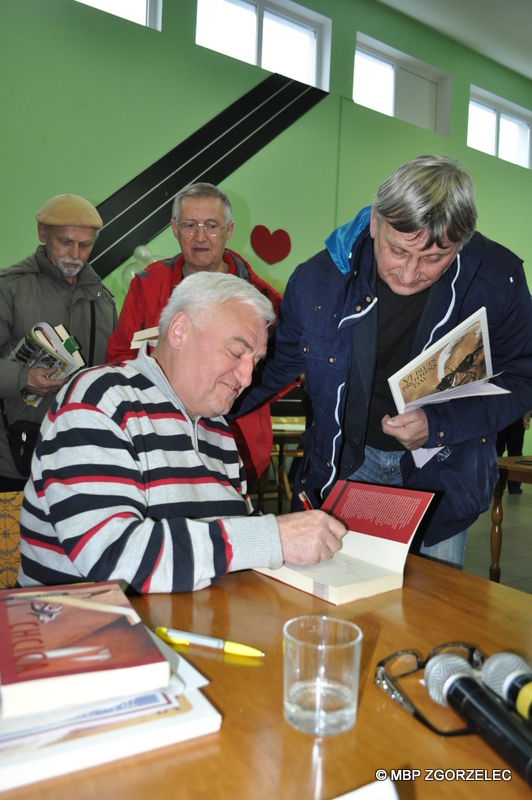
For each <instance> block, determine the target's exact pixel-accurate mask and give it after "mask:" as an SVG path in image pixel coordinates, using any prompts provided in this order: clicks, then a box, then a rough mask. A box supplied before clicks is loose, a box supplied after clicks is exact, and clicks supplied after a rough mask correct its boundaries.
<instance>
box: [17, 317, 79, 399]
mask: <svg viewBox="0 0 532 800" xmlns="http://www.w3.org/2000/svg"><path fill="white" fill-rule="evenodd" d="M8 359H9V360H10V361H18V362H19V363H21V364H26V365H27V366H28V367H30V369H31V368H35V367H45V368H46V369H49V370H50V373H49V375H48V377H49V378H50V379H51V380H63V379H64V378H66V377H68V376H69V375H71V374H72V373H73V372H75V371H76V370H78V369H80V368H81V367H84V366H85V361H84V360H83V358H82V356H81V353H80V352H79V345H78V343H77V342H76V340H75V339H74V337H73V336H70V334H69V333H68V331H67V329H66V328H65V327H64V325H56V326H55V327H52V326H51V325H49V324H48V323H47V322H38V323H37V324H36V325H34V326H33V328H32V329H31V330H30V331H29V332H28V333H27V334H26V336H25V337H24V338H23V339H21V340H20V342H19V343H18V344H16V345H15V347H14V348H13V349H12V350H11V352H10V354H9V356H8ZM23 399H24V402H25V403H27V404H28V405H30V406H37V405H39V403H40V401H41V399H42V398H41V397H39V396H37V395H35V394H28V395H26V396H25V397H24V398H23Z"/></svg>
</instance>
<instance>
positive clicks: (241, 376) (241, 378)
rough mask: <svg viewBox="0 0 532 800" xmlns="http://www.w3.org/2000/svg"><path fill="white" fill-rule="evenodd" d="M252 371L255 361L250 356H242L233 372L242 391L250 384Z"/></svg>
mask: <svg viewBox="0 0 532 800" xmlns="http://www.w3.org/2000/svg"><path fill="white" fill-rule="evenodd" d="M254 369H255V360H254V358H253V356H252V355H249V356H243V357H242V358H241V359H240V361H239V363H238V367H237V368H236V370H235V371H234V372H235V375H236V377H237V378H238V382H239V383H240V385H241V386H242V389H245V388H246V386H249V384H250V383H251V379H252V378H253V370H254Z"/></svg>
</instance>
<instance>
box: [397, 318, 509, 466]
mask: <svg viewBox="0 0 532 800" xmlns="http://www.w3.org/2000/svg"><path fill="white" fill-rule="evenodd" d="M493 377H494V375H493V368H492V363H491V350H490V340H489V332H488V320H487V316H486V309H485V308H484V307H482V308H480V309H479V310H478V311H476V312H475V313H474V314H471V316H470V317H468V318H467V319H466V320H464V321H463V322H461V323H460V324H459V325H457V326H456V327H455V328H453V330H452V331H449V333H447V334H446V335H445V336H442V338H441V339H439V340H438V341H437V342H435V343H434V344H433V345H431V346H430V347H428V348H427V349H426V350H424V351H423V352H422V353H421V354H420V355H419V356H417V357H416V358H414V359H412V361H410V362H409V363H408V364H407V365H406V366H404V367H403V368H402V369H400V370H398V371H397V372H396V373H395V374H394V375H392V376H391V377H390V378H388V384H389V386H390V390H391V392H392V396H393V399H394V401H395V405H396V407H397V411H398V412H399V414H402V413H403V412H404V411H410V410H411V409H413V408H420V407H422V406H425V405H429V404H432V403H445V402H447V401H448V400H454V399H456V398H462V397H473V396H478V395H494V394H509V392H508V390H507V389H502V388H501V387H500V386H497V385H496V384H494V383H491V382H490V379H491V378H493ZM438 450H439V448H437V447H433V448H419V449H418V450H414V451H412V456H413V458H414V462H415V463H416V465H417V466H418V467H422V466H423V465H424V464H426V463H427V461H429V460H430V459H431V458H432V457H433V456H434V455H436V453H437V452H438Z"/></svg>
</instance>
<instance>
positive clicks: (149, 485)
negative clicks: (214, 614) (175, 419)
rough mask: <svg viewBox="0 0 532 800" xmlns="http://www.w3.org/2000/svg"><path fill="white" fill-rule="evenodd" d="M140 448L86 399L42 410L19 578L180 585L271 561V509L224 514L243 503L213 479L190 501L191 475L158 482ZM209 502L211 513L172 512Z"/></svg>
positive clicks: (274, 558)
mask: <svg viewBox="0 0 532 800" xmlns="http://www.w3.org/2000/svg"><path fill="white" fill-rule="evenodd" d="M144 455H145V454H143V455H139V454H138V453H137V451H136V449H135V446H134V442H133V441H132V438H131V437H130V436H129V435H128V433H127V431H126V430H124V429H123V426H122V425H120V424H119V423H118V422H115V421H114V420H113V419H111V418H110V417H109V416H107V415H106V414H104V413H102V412H101V411H100V410H99V409H98V408H96V407H94V406H92V407H91V406H90V405H87V404H83V403H79V404H76V403H70V404H69V405H68V407H67V408H64V407H63V408H60V409H59V411H58V412H57V413H55V415H53V414H50V416H49V418H48V419H47V420H46V421H45V423H44V426H43V432H42V438H41V440H40V442H39V444H38V446H37V450H36V454H35V456H34V461H33V472H32V480H31V481H30V482H28V485H27V489H26V495H25V501H24V508H23V510H22V513H21V559H22V566H21V571H20V574H19V584H20V585H25V586H27V585H35V584H44V585H50V584H56V583H62V582H69V581H70V582H78V581H80V580H91V581H103V580H119V579H120V580H125V581H126V582H127V584H128V585H129V586H130V587H132V588H133V589H134V590H135V591H136V592H139V593H147V592H181V591H191V590H195V589H201V588H203V587H205V586H208V585H209V584H211V583H213V582H215V581H217V580H218V579H219V578H221V577H222V576H223V575H225V574H226V573H227V572H229V571H232V570H236V569H245V568H250V567H262V566H268V567H271V568H275V567H279V566H281V564H282V555H281V544H280V538H279V528H278V524H277V522H276V520H275V518H274V517H272V516H271V515H268V516H265V517H247V516H246V515H245V511H244V512H242V511H240V512H239V513H240V514H241V515H242V516H238V515H235V516H233V515H232V514H231V512H230V511H229V513H228V514H227V516H226V515H225V513H224V512H225V511H226V510H227V509H230V508H232V507H237V508H238V509H243V508H244V507H245V503H244V501H243V500H242V499H241V498H240V500H238V493H237V492H236V491H235V492H233V494H232V495H230V497H229V499H228V495H227V488H226V487H224V486H222V485H221V484H220V483H217V482H215V481H211V482H210V483H209V482H207V481H206V482H205V483H204V485H202V487H201V492H202V496H203V493H204V495H205V501H204V503H203V501H199V504H198V501H197V500H196V501H194V500H193V497H194V495H193V494H192V495H191V491H192V492H194V491H196V487H194V486H193V487H192V490H191V488H190V486H191V484H192V483H193V481H190V482H189V483H188V484H187V482H186V481H185V482H182V481H177V480H174V479H170V478H168V479H166V480H165V481H163V479H162V478H158V477H157V476H156V474H155V473H157V469H150V468H151V465H150V467H148V466H147V465H146V464H145V463H143V458H144ZM151 472H153V475H152V474H151ZM161 484H162V485H161ZM187 492H188V494H187ZM217 493H218V494H217ZM196 496H197V492H196ZM218 497H219V498H220V501H219V502H218V500H217V498H218ZM234 497H237V499H236V500H235V499H234ZM209 504H210V505H211V506H212V505H215V506H217V507H220V512H219V513H220V517H219V518H214V519H213V518H206V519H195V518H190V517H189V516H185V515H182V511H180V510H182V509H186V508H187V507H189V508H192V507H193V506H195V507H196V508H197V507H198V505H199V507H201V508H204V507H205V506H207V505H209Z"/></svg>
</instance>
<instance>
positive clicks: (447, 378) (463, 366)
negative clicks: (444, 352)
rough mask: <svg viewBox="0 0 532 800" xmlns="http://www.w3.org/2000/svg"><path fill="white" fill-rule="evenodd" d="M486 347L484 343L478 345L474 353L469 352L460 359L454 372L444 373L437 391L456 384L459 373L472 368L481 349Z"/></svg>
mask: <svg viewBox="0 0 532 800" xmlns="http://www.w3.org/2000/svg"><path fill="white" fill-rule="evenodd" d="M483 349H484V345H483V344H481V345H480V347H477V349H476V350H474V351H473V352H472V353H468V354H467V356H466V357H465V358H464V359H463V360H462V361H460V363H459V364H458V366H457V367H456V369H453V371H452V372H448V373H447V375H444V376H443V378H442V379H441V381H440V382H439V384H438V385H437V386H436V391H437V392H443V391H445V389H450V388H451V387H452V386H453V384H454V379H455V376H456V374H457V373H463V372H467V371H468V370H470V369H471V367H472V366H473V364H474V363H475V361H476V358H477V353H480V351H481V350H483Z"/></svg>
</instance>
